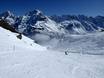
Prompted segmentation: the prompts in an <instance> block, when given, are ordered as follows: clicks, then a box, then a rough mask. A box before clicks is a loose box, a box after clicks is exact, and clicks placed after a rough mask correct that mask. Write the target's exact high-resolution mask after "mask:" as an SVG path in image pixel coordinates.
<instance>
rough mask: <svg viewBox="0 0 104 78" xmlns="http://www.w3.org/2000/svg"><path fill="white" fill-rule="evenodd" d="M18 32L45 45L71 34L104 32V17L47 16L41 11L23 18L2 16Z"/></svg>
mask: <svg viewBox="0 0 104 78" xmlns="http://www.w3.org/2000/svg"><path fill="white" fill-rule="evenodd" d="M0 18H1V19H3V20H6V21H7V22H8V23H9V24H10V25H12V26H13V27H14V28H15V29H16V30H17V31H18V32H20V33H23V34H24V35H26V36H27V37H30V38H31V39H33V40H35V42H36V43H39V44H44V43H46V42H49V41H50V40H53V39H57V40H60V39H64V37H65V36H67V35H71V34H79V35H81V34H82V35H84V34H88V33H95V32H99V31H100V32H103V31H104V17H103V16H96V17H87V16H84V15H62V16H57V15H53V16H46V15H45V14H43V12H41V11H40V10H33V11H30V12H27V13H26V14H25V15H23V16H15V15H14V14H13V13H11V12H10V11H7V12H4V13H2V14H0Z"/></svg>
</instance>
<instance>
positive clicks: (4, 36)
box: [0, 27, 45, 52]
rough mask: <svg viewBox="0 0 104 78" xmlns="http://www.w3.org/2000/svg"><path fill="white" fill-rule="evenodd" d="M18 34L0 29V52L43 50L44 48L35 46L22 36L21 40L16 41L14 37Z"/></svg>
mask: <svg viewBox="0 0 104 78" xmlns="http://www.w3.org/2000/svg"><path fill="white" fill-rule="evenodd" d="M17 35H18V34H16V33H12V32H10V31H8V30H5V29H3V28H1V27H0V37H1V38H0V52H4V51H13V52H14V51H15V50H16V51H19V50H20V49H21V50H24V49H27V50H29V49H34V48H35V50H39V48H40V50H45V48H44V47H41V46H40V45H38V44H35V43H34V41H33V40H31V39H29V38H27V37H25V36H22V39H21V40H20V39H18V38H17V37H16V36H17Z"/></svg>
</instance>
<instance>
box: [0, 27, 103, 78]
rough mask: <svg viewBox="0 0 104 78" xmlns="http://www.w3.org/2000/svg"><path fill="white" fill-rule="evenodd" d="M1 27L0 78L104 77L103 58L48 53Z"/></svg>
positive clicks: (44, 49) (27, 39)
mask: <svg viewBox="0 0 104 78" xmlns="http://www.w3.org/2000/svg"><path fill="white" fill-rule="evenodd" d="M16 35H17V34H15V33H12V32H10V31H8V30H5V29H3V28H0V78H104V56H103V55H87V54H86V55H83V54H79V53H69V55H65V54H64V52H58V51H50V50H46V48H44V47H42V46H39V45H38V44H35V43H33V41H32V40H31V39H29V38H27V37H25V36H23V39H22V40H19V39H17V37H16Z"/></svg>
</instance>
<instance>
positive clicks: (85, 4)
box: [0, 0, 104, 16]
mask: <svg viewBox="0 0 104 78" xmlns="http://www.w3.org/2000/svg"><path fill="white" fill-rule="evenodd" d="M34 9H40V10H41V11H43V12H44V13H45V14H46V15H54V14H56V15H62V14H71V15H78V14H84V15H89V16H96V15H104V0H0V12H3V11H6V10H10V11H13V12H14V13H15V14H17V15H23V14H25V13H26V12H28V11H31V10H34Z"/></svg>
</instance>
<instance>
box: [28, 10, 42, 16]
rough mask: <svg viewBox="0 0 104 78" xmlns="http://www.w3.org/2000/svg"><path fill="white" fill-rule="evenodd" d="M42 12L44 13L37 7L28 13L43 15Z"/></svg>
mask: <svg viewBox="0 0 104 78" xmlns="http://www.w3.org/2000/svg"><path fill="white" fill-rule="evenodd" d="M42 14H43V13H42V11H40V10H38V9H35V10H33V11H30V12H28V13H27V14H26V15H29V16H34V15H42Z"/></svg>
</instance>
